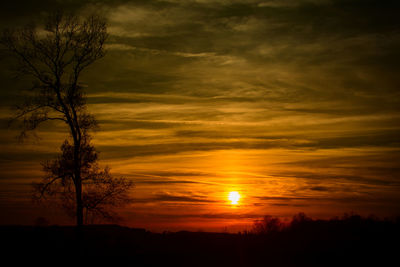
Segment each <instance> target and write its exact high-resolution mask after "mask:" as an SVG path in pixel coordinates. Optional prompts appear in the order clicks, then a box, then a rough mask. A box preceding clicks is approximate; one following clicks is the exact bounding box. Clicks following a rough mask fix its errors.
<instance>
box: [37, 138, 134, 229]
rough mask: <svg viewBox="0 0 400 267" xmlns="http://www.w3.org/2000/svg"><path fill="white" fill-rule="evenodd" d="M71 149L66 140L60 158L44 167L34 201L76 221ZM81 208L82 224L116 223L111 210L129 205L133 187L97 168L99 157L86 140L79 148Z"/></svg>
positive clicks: (87, 139) (72, 148)
mask: <svg viewBox="0 0 400 267" xmlns="http://www.w3.org/2000/svg"><path fill="white" fill-rule="evenodd" d="M73 153H74V147H73V145H71V144H70V143H69V142H68V140H66V141H65V142H64V143H63V144H62V146H61V154H60V155H59V156H57V157H56V158H55V159H53V160H51V161H47V162H45V163H43V170H44V172H45V173H46V176H45V177H44V179H43V181H42V182H40V183H34V184H33V186H34V195H33V196H34V199H35V200H37V201H43V200H51V201H52V202H54V203H57V204H58V205H60V206H61V207H62V208H63V209H64V210H65V211H66V212H67V214H68V215H70V216H71V217H75V212H74V211H75V195H76V193H75V186H74V181H73V179H74V172H73V171H72V170H73V166H74V155H73ZM80 153H81V154H80V156H81V180H82V207H83V215H84V222H85V223H93V222H94V221H95V220H96V219H103V220H107V221H115V220H117V219H118V217H117V215H116V213H115V212H113V211H112V210H111V208H114V207H119V206H121V205H123V204H127V203H129V202H131V198H130V197H129V195H128V192H129V189H130V188H131V187H132V186H133V183H132V182H131V181H129V180H127V179H124V178H115V177H113V176H112V175H111V173H110V170H109V168H108V167H105V168H104V169H102V168H100V167H99V165H98V163H97V161H98V154H97V152H96V150H95V148H94V147H93V146H92V145H91V144H90V140H89V138H87V137H86V138H85V139H84V143H83V144H82V145H81V150H80Z"/></svg>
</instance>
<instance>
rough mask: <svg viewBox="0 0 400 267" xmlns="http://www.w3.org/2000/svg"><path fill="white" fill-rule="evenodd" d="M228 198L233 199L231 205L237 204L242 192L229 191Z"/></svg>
mask: <svg viewBox="0 0 400 267" xmlns="http://www.w3.org/2000/svg"><path fill="white" fill-rule="evenodd" d="M228 199H229V200H230V201H231V205H237V204H238V202H239V200H240V194H239V193H238V192H236V191H232V192H229V197H228Z"/></svg>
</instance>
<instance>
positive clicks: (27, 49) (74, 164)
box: [0, 12, 107, 228]
mask: <svg viewBox="0 0 400 267" xmlns="http://www.w3.org/2000/svg"><path fill="white" fill-rule="evenodd" d="M106 39H107V27H106V22H105V20H104V19H103V18H101V17H99V16H96V15H92V16H88V17H86V18H83V19H81V18H79V17H77V16H74V15H65V14H63V13H62V12H56V13H54V14H51V15H49V16H48V18H47V20H46V22H45V25H44V28H37V27H36V26H35V25H29V26H27V27H25V28H23V29H7V30H5V31H3V33H2V36H1V38H0V41H1V43H2V44H3V45H4V46H5V47H6V48H7V49H8V50H9V51H10V52H11V53H12V54H13V55H14V56H15V58H16V59H17V60H18V62H19V66H18V72H19V73H20V74H23V75H29V76H30V77H31V78H33V86H32V87H31V88H30V90H27V91H26V94H25V96H26V101H25V103H24V104H22V105H19V106H18V107H17V111H16V115H15V117H14V119H15V120H18V119H19V120H22V122H23V130H22V132H21V137H24V136H25V135H26V133H27V132H28V131H31V130H35V129H36V128H37V127H38V126H39V125H40V124H41V123H43V122H45V121H50V120H57V121H61V122H64V123H65V124H66V126H67V128H68V130H69V133H70V138H71V144H70V145H66V147H68V149H70V150H71V152H70V154H71V164H70V170H69V171H70V176H69V177H70V178H71V179H70V181H71V182H72V185H68V186H72V187H73V188H74V191H75V197H74V199H75V200H74V201H75V207H76V211H75V213H76V224H77V226H78V228H80V226H81V225H82V224H83V209H84V203H83V198H82V175H83V169H84V164H85V159H84V156H85V155H86V154H87V153H86V152H85V151H84V150H85V149H87V146H88V144H87V143H86V142H87V140H86V139H87V137H88V136H89V131H90V130H92V129H93V128H95V127H96V126H97V123H96V120H95V119H94V117H93V116H92V115H91V114H90V113H89V112H88V111H87V105H86V98H85V96H84V90H83V87H82V86H81V85H80V83H79V81H80V77H81V74H82V71H83V70H85V69H86V68H87V67H88V66H90V65H91V64H92V63H94V62H95V61H97V60H98V59H100V58H102V57H103V56H104V54H105V52H104V43H105V41H106ZM68 144H69V143H68Z"/></svg>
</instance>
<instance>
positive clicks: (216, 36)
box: [0, 0, 400, 231]
mask: <svg viewBox="0 0 400 267" xmlns="http://www.w3.org/2000/svg"><path fill="white" fill-rule="evenodd" d="M54 2H62V4H61V6H62V8H63V9H64V10H69V11H73V12H80V13H81V14H88V13H91V12H92V11H94V10H95V11H97V12H99V13H101V14H103V15H104V16H105V17H106V18H107V20H108V32H109V34H110V37H109V39H108V43H107V46H106V47H107V55H106V56H105V57H104V58H103V59H101V60H100V61H98V62H96V63H95V64H94V65H92V66H91V67H90V69H88V71H87V72H85V74H84V76H83V77H82V83H83V84H84V86H85V87H86V92H87V97H88V103H89V105H88V109H89V111H91V112H92V113H93V114H94V115H95V116H96V118H97V119H98V121H99V123H100V129H99V130H98V131H97V132H95V133H94V139H93V144H94V145H95V146H96V148H97V149H98V151H100V160H101V164H102V165H103V166H105V165H108V166H110V168H111V172H112V173H113V174H114V175H115V176H123V177H126V178H128V179H131V180H132V181H133V182H134V183H135V188H134V189H133V190H132V192H131V194H132V197H133V198H134V199H135V202H134V203H133V204H131V205H129V206H127V207H124V208H123V209H121V210H120V215H121V217H123V219H124V221H123V222H122V224H124V225H127V226H132V227H143V228H146V229H149V230H156V231H162V230H182V229H187V230H217V231H221V230H223V229H228V231H229V230H232V231H233V230H234V229H245V228H246V227H249V226H250V227H251V224H252V222H253V221H254V220H256V219H259V218H261V217H262V216H264V215H266V214H270V215H273V216H279V217H282V218H289V217H291V216H292V215H294V214H296V213H298V212H305V213H306V214H307V215H309V216H311V217H314V218H331V217H333V216H341V215H343V213H345V212H356V213H360V214H362V215H369V214H375V215H378V216H381V217H385V216H387V217H391V216H398V215H400V78H399V77H400V76H399V75H400V65H399V60H400V50H399V47H400V19H399V17H398V13H399V10H400V3H399V2H398V1H390V0H387V1H379V0H275V1H274V0H264V1H261V0H260V1H257V0H254V1H253V0H220V1H217V0H197V1H196V0H181V1H178V0H165V1H156V0H148V1H145V0H141V1H140V0H138V1H123V0H119V1H118V0H115V1H113V0H108V1H107V0H104V1H83V0H82V1H78V0H69V1H50V0H46V1H28V0H26V1H24V0H18V1H7V2H5V3H2V8H1V11H0V25H1V28H4V27H14V26H21V25H25V24H26V23H29V22H30V21H32V20H34V19H38V18H40V16H42V15H43V14H44V13H45V12H46V11H49V10H51V9H52V8H54ZM0 64H1V65H0V66H1V67H0V80H1V86H0V88H1V89H0V103H1V107H0V120H1V128H0V136H1V138H0V212H1V215H0V223H1V224H10V223H17V224H32V223H33V222H34V220H35V219H36V218H37V217H39V216H42V217H46V218H48V219H49V220H50V222H51V223H58V224H68V223H70V224H73V220H71V219H68V218H66V217H65V216H64V215H62V213H61V212H57V211H55V210H53V209H50V208H43V207H38V206H35V205H33V204H32V202H31V186H30V184H31V183H32V182H34V181H40V179H41V177H43V173H42V170H41V165H40V163H41V162H43V161H44V160H48V159H51V158H53V157H54V155H56V153H58V151H59V147H60V145H61V143H62V141H63V140H64V139H65V137H66V136H67V132H66V127H65V126H64V125H62V124H57V123H47V124H45V125H43V126H42V127H40V128H39V129H38V130H37V131H36V134H37V136H38V137H39V138H40V139H35V138H30V139H27V140H26V141H24V143H22V144H21V143H18V142H17V139H16V136H17V135H18V132H19V129H18V128H17V127H16V126H12V127H11V128H7V121H8V119H9V118H10V116H11V115H12V110H11V109H10V107H11V106H12V105H13V104H15V103H18V102H19V101H22V98H21V97H20V96H19V90H20V89H23V88H25V87H26V86H29V84H30V83H29V82H28V81H27V80H24V79H23V78H21V77H19V78H13V72H12V67H11V65H12V64H11V60H10V59H9V58H8V57H5V56H4V53H3V50H1V61H0ZM232 191H235V192H238V193H239V194H240V196H241V198H240V199H239V201H238V204H237V205H232V203H231V200H229V193H230V192H232ZM225 227H226V228H225Z"/></svg>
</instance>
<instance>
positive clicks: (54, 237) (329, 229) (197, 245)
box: [0, 216, 400, 266]
mask: <svg viewBox="0 0 400 267" xmlns="http://www.w3.org/2000/svg"><path fill="white" fill-rule="evenodd" d="M399 233H400V231H399V222H398V221H397V222H394V221H391V222H390V221H379V220H374V219H363V218H361V217H359V216H353V217H349V218H347V219H341V220H330V221H304V222H300V223H297V224H293V225H291V226H288V227H285V228H284V229H280V230H277V231H274V230H273V229H272V228H271V231H269V233H267V234H250V233H241V234H228V233H205V232H176V233H163V234H158V233H151V232H148V231H146V230H144V229H131V228H126V227H120V226H116V225H97V226H86V227H85V228H84V236H83V241H82V242H81V245H80V246H78V245H77V241H76V233H75V229H74V227H65V226H63V227H61V226H47V227H34V226H32V227H29V226H1V227H0V234H1V242H2V247H3V248H2V251H1V254H2V259H3V262H5V260H8V259H11V260H12V263H13V264H11V265H7V266H16V265H17V264H18V262H19V261H25V262H29V263H31V264H32V265H33V264H36V263H40V264H41V265H60V264H61V265H63V264H65V263H68V262H76V261H77V260H79V261H84V262H86V263H89V264H90V266H93V265H96V264H98V263H112V264H111V265H112V266H389V265H393V264H395V265H397V264H398V257H399V256H400V249H399V248H400V246H399V244H400V243H399V242H400V239H399V238H400V234H399ZM4 266H5V265H4Z"/></svg>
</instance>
